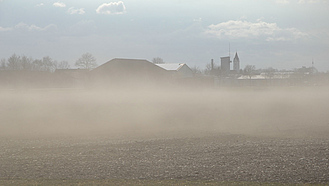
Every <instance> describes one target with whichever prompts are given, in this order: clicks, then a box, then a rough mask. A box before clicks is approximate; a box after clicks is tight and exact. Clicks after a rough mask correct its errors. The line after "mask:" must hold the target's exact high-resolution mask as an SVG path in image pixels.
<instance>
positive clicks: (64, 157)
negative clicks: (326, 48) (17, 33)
mask: <svg viewBox="0 0 329 186" xmlns="http://www.w3.org/2000/svg"><path fill="white" fill-rule="evenodd" d="M0 148H1V151H0V180H22V179H23V180H24V179H26V180H35V179H37V180H42V179H47V180H52V179H57V180H58V179H60V180H64V179H65V180H70V179H96V180H97V179H142V180H171V179H174V180H208V181H238V182H240V181H241V182H253V183H255V182H256V183H258V182H261V183H272V182H273V183H324V184H329V140H328V138H318V139H317V138H271V137H250V136H246V135H232V134H211V135H200V136H186V137H183V136H176V137H167V138H166V137H161V138H130V139H129V138H116V139H113V138H109V137H92V138H62V139H55V138H53V139H1V141H0Z"/></svg>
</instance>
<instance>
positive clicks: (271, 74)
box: [264, 67, 277, 79]
mask: <svg viewBox="0 0 329 186" xmlns="http://www.w3.org/2000/svg"><path fill="white" fill-rule="evenodd" d="M276 71H277V70H276V69H274V68H272V67H269V68H267V69H264V73H265V77H266V78H268V79H272V78H273V77H274V75H275V72H276Z"/></svg>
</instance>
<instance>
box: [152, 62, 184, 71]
mask: <svg viewBox="0 0 329 186" xmlns="http://www.w3.org/2000/svg"><path fill="white" fill-rule="evenodd" d="M155 65H157V66H159V67H161V68H163V69H165V70H174V71H178V70H179V69H180V68H182V67H183V66H184V65H185V64H184V63H163V64H155Z"/></svg>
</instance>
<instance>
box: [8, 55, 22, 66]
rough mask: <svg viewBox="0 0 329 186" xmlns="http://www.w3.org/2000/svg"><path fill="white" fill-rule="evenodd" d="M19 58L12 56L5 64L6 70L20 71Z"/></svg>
mask: <svg viewBox="0 0 329 186" xmlns="http://www.w3.org/2000/svg"><path fill="white" fill-rule="evenodd" d="M20 61H21V57H20V56H17V55H16V54H13V55H12V56H11V57H10V58H9V59H8V63H7V69H8V70H21V64H20Z"/></svg>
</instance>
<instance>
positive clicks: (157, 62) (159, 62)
mask: <svg viewBox="0 0 329 186" xmlns="http://www.w3.org/2000/svg"><path fill="white" fill-rule="evenodd" d="M152 62H153V63H154V64H163V63H165V62H164V61H163V59H162V58H160V57H155V58H153V59H152Z"/></svg>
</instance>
